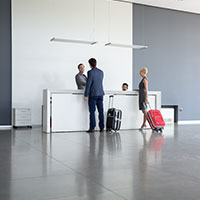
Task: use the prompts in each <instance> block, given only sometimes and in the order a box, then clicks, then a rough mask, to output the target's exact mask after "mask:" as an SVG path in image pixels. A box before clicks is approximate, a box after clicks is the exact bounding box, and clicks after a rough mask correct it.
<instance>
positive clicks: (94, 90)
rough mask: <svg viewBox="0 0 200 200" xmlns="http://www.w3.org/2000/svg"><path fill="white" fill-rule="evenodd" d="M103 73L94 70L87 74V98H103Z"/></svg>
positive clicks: (96, 69)
mask: <svg viewBox="0 0 200 200" xmlns="http://www.w3.org/2000/svg"><path fill="white" fill-rule="evenodd" d="M103 77H104V74H103V71H102V70H100V69H98V68H96V67H95V68H93V69H91V70H89V71H88V73H87V83H86V88H85V94H84V95H85V97H88V96H89V97H92V96H103V95H104V91H103Z"/></svg>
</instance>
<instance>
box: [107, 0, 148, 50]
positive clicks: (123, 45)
mask: <svg viewBox="0 0 200 200" xmlns="http://www.w3.org/2000/svg"><path fill="white" fill-rule="evenodd" d="M112 1H119V2H123V3H130V2H128V1H126V0H109V1H108V41H109V42H108V43H106V44H105V46H112V47H121V48H131V49H147V48H148V46H144V45H135V44H119V43H113V42H111V41H110V27H111V20H110V19H111V2H112Z"/></svg>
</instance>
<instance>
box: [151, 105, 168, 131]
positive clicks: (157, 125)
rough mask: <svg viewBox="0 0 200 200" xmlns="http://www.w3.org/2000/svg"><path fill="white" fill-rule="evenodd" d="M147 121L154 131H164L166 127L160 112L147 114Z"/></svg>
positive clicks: (153, 111)
mask: <svg viewBox="0 0 200 200" xmlns="http://www.w3.org/2000/svg"><path fill="white" fill-rule="evenodd" d="M147 121H148V122H149V125H150V127H151V129H152V130H153V131H162V129H164V127H165V121H164V119H163V117H162V114H161V112H160V110H151V109H150V110H149V111H148V112H147Z"/></svg>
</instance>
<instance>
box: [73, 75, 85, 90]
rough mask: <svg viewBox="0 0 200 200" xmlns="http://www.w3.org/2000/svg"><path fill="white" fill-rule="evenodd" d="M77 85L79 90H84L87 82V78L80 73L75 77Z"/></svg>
mask: <svg viewBox="0 0 200 200" xmlns="http://www.w3.org/2000/svg"><path fill="white" fill-rule="evenodd" d="M75 79H76V84H77V87H78V89H79V90H84V89H85V86H86V82H87V77H86V75H85V74H81V73H80V72H79V73H78V74H76V76H75Z"/></svg>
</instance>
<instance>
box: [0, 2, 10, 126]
mask: <svg viewBox="0 0 200 200" xmlns="http://www.w3.org/2000/svg"><path fill="white" fill-rule="evenodd" d="M11 81H12V80H11V2H10V0H1V1H0V125H11Z"/></svg>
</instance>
